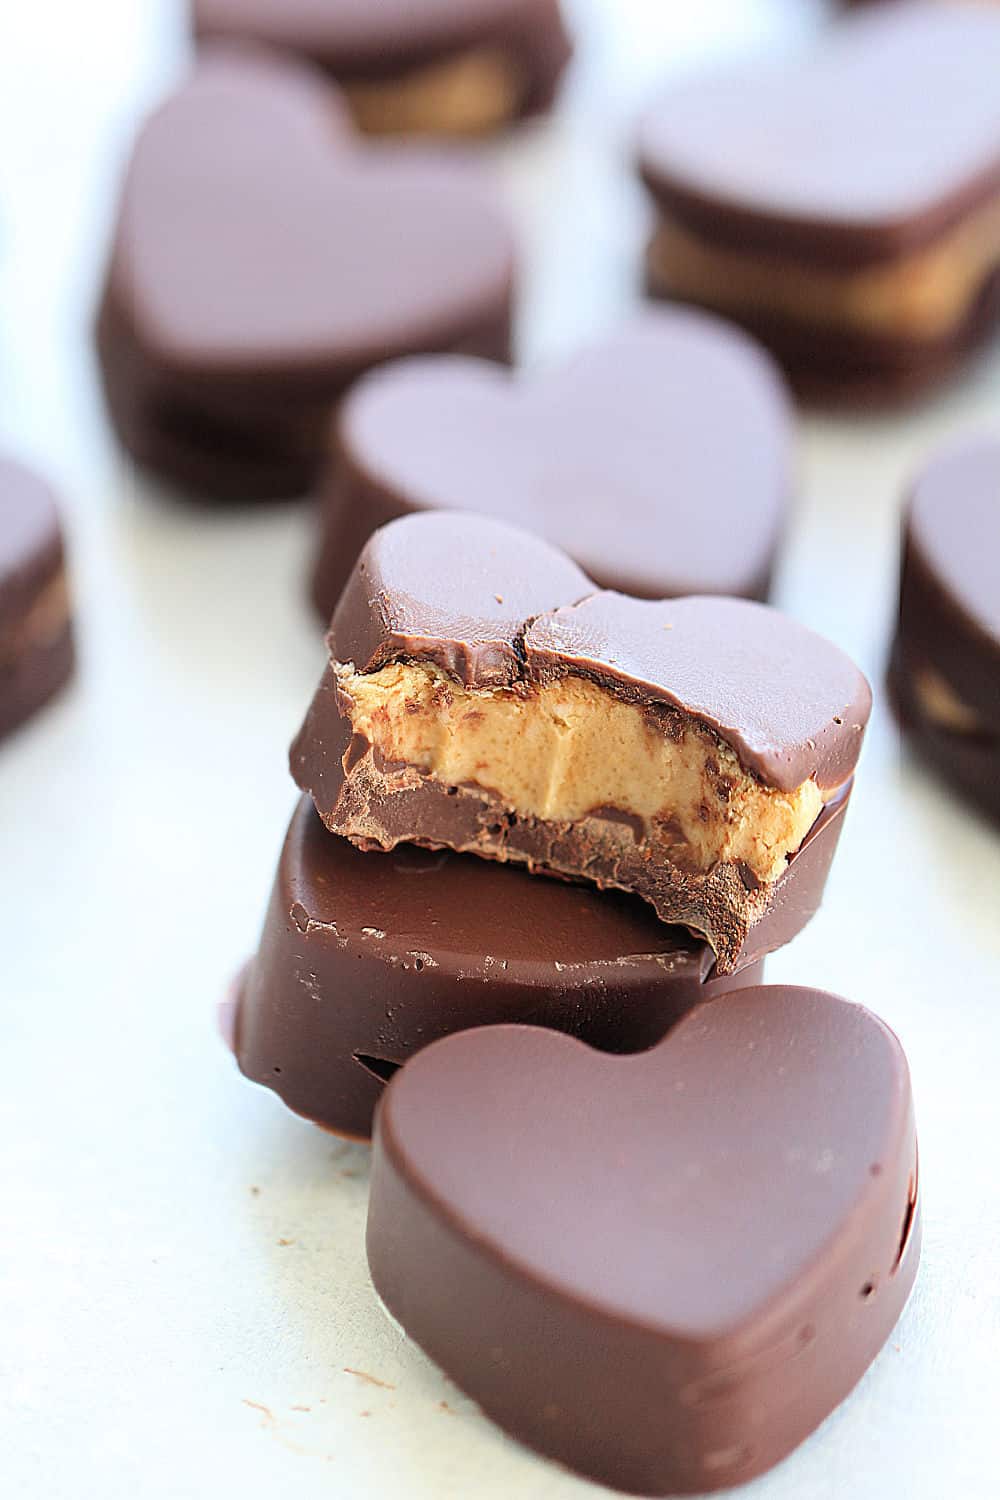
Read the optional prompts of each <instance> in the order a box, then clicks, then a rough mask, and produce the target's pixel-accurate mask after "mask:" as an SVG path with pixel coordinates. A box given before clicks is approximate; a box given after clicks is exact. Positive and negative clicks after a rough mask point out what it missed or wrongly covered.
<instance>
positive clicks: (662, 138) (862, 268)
mask: <svg viewBox="0 0 1000 1500" xmlns="http://www.w3.org/2000/svg"><path fill="white" fill-rule="evenodd" d="M998 76H1000V10H997V9H996V8H995V7H991V6H979V7H974V6H968V5H940V4H936V5H929V4H915V5H911V4H898V5H890V6H886V7H885V8H884V10H879V11H878V12H873V13H871V14H859V15H857V16H854V17H851V18H849V19H847V20H844V21H843V22H841V23H840V25H839V26H838V27H837V28H835V29H834V30H833V33H832V34H831V35H829V36H827V37H825V38H824V39H823V41H822V42H821V43H820V44H819V46H818V48H817V50H816V52H815V55H814V56H813V57H812V58H807V59H805V60H803V59H800V58H796V59H795V60H794V61H791V62H785V63H781V64H777V65H774V64H767V65H764V66H760V65H754V66H751V67H749V68H743V69H741V70H739V71H737V72H730V73H728V74H724V75H717V76H715V77H708V78H703V79H699V80H694V81H693V82H691V83H688V84H685V85H683V86H681V87H680V88H675V89H673V90H672V91H671V92H670V93H668V94H667V95H665V96H664V97H663V98H662V99H661V100H660V102H659V103H658V104H657V105H656V106H654V108H653V109H652V110H651V111H650V113H649V115H648V116H647V118H646V120H645V122H644V124H643V126H642V130H641V136H640V148H639V158H640V166H641V171H642V175H643V178H644V180H645V183H646V185H647V187H648V188H649V190H650V192H651V194H652V196H653V198H654V200H655V204H656V208H657V212H658V213H659V216H660V220H659V224H658V226H657V228H656V231H655V233H654V237H653V240H652V243H651V245H650V248H649V253H648V258H647V274H648V279H649V284H650V288H651V289H652V290H653V291H655V292H663V293H665V294H667V295H669V296H672V297H682V298H686V299H689V300H691V301H694V302H698V303H702V304H704V305H706V306H709V307H713V308H716V309H718V310H721V311H723V312H725V313H728V314H729V315H730V316H732V317H735V318H737V319H738V320H739V321H740V322H742V323H744V324H745V325H746V326H747V327H749V328H751V329H752V330H753V331H754V332H756V333H757V334H759V335H760V336H761V337H762V338H764V339H765V341H766V342H768V343H770V344H771V346H772V348H773V349H774V350H775V352H776V353H777V354H778V355H779V357H780V358H781V359H782V360H783V361H784V362H785V364H786V366H787V367H788V369H789V371H790V372H791V373H792V375H793V376H794V377H795V378H796V379H798V380H800V381H804V382H806V383H811V384H819V385H821V386H823V387H826V388H828V389H830V388H832V389H839V390H840V391H841V392H843V393H845V394H849V393H851V392H852V391H854V392H855V393H858V394H859V393H860V392H862V391H868V390H871V389H879V390H882V391H884V392H886V393H894V392H896V391H905V390H906V389H908V388H910V387H913V386H918V385H921V384H924V383H925V382H926V381H927V380H929V379H931V378H932V377H935V376H938V375H940V374H941V373H942V372H943V371H945V370H947V369H948V368H950V367H951V366H952V365H953V364H954V363H955V362H956V360H957V359H958V358H959V357H960V356H961V355H963V354H965V353H967V352H968V350H969V349H970V348H971V347H973V346H974V345H975V344H977V343H979V342H980V341H981V340H982V339H983V338H985V337H986V336H987V335H988V334H990V333H991V332H992V331H993V330H994V329H995V327H996V324H997V320H998V316H1000V89H998V88H997V86H996V80H997V78H998ZM928 101H933V107H928Z"/></svg>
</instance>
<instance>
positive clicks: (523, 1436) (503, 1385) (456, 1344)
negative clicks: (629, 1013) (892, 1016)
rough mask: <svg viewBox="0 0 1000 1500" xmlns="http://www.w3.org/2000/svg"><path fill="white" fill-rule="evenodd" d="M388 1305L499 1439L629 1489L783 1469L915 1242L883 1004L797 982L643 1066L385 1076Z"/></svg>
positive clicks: (378, 1238) (378, 1203) (484, 1034)
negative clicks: (880, 1011)
mask: <svg viewBox="0 0 1000 1500" xmlns="http://www.w3.org/2000/svg"><path fill="white" fill-rule="evenodd" d="M367 1238H368V1261H369V1266H370V1268H371V1273H372V1279H373V1281H374V1284H375V1288H376V1291H377V1292H378V1293H379V1295H380V1296H381V1298H382V1299H383V1301H384V1303H385V1305H386V1306H387V1307H388V1309H389V1311H390V1313H391V1314H392V1315H393V1316H394V1317H395V1318H396V1319H397V1320H398V1322H399V1323H401V1324H402V1326H403V1328H404V1330H405V1331H406V1333H407V1334H409V1336H410V1337H411V1338H412V1339H414V1340H415V1341H416V1343H417V1344H418V1345H419V1346H420V1347H421V1348H422V1349H423V1350H424V1351H425V1352H426V1353H427V1354H428V1355H430V1357H431V1358H432V1359H434V1360H435V1361H436V1362H437V1363H438V1364H439V1365H440V1366H441V1368H442V1369H443V1370H444V1372H445V1374H446V1375H447V1376H448V1377H449V1378H450V1379H451V1380H453V1381H454V1382H455V1383H456V1384H457V1385H458V1387H459V1388H460V1389H461V1390H462V1391H463V1392H464V1393H465V1394H466V1395H468V1396H470V1397H472V1399H473V1400H475V1401H476V1402H478V1403H479V1405H480V1406H481V1407H482V1409H483V1410H484V1412H485V1413H486V1414H487V1416H489V1417H492V1418H493V1420H494V1421H496V1422H498V1423H499V1424H500V1425H501V1426H502V1427H503V1428H504V1429H505V1430H506V1431H507V1432H509V1433H510V1434H512V1435H513V1436H514V1437H516V1438H518V1439H520V1440H521V1441H522V1442H524V1443H527V1444H529V1445H530V1446H531V1447H533V1448H535V1449H537V1450H538V1451H539V1452H540V1453H543V1454H545V1455H547V1456H548V1457H550V1458H553V1459H556V1460H557V1461H558V1462H560V1463H561V1464H565V1465H567V1466H568V1467H569V1468H571V1469H574V1470H576V1471H577V1472H579V1473H581V1474H583V1475H585V1476H587V1477H588V1478H590V1479H594V1480H597V1481H598V1482H600V1483H602V1484H609V1485H613V1486H615V1487H616V1488H619V1489H623V1490H627V1491H629V1492H633V1493H641V1494H644V1495H647V1494H657V1495H659V1494H675V1493H692V1492H697V1493H701V1492H703V1491H706V1490H715V1489H721V1488H725V1487H728V1486H730V1485H735V1484H739V1483H742V1482H744V1481H746V1480H748V1479H751V1478H752V1477H753V1476H754V1475H756V1474H760V1473H762V1472H763V1471H764V1470H766V1469H768V1468H770V1467H771V1466H772V1465H773V1464H775V1463H777V1462H778V1461H779V1460H780V1459H781V1458H783V1457H784V1456H785V1455H786V1454H787V1453H788V1452H789V1451H790V1450H791V1449H792V1448H794V1447H795V1446H796V1444H798V1443H800V1442H802V1440H803V1439H804V1438H805V1437H807V1435H808V1434H809V1433H810V1432H811V1431H812V1430H813V1429H814V1428H815V1427H816V1426H818V1424H819V1423H820V1422H822V1421H823V1419H824V1418H825V1417H826V1416H827V1415H828V1414H829V1413H830V1412H831V1411H832V1410H833V1408H834V1407H835V1406H836V1405H837V1404H838V1403H839V1402H840V1401H841V1400H843V1398H844V1397H845V1396H846V1395H847V1394H848V1392H849V1391H850V1389H851V1387H852V1386H853V1385H854V1384H855V1383H856V1382H857V1381H858V1379H859V1378H860V1377H861V1375H862V1374H863V1372H864V1371H865V1369H866V1368H867V1366H868V1365H869V1364H870V1362H871V1361H872V1360H873V1359H874V1357H875V1356H876V1354H877V1353H878V1351H879V1350H880V1348H881V1347H882V1345H883V1344H884V1342H885V1340H886V1339H887V1337H888V1336H889V1333H890V1332H891V1330H892V1328H893V1325H894V1324H895V1322H896V1320H897V1318H898V1317H899V1315H900V1312H901V1311H902V1309H903V1307H904V1305H905V1303H906V1299H907V1297H908V1295H909V1292H910V1289H911V1287H912V1285H913V1281H914V1277H915V1274H916V1269H917V1261H918V1257H919V1251H920V1206H919V1194H918V1182H917V1145H916V1136H915V1130H914V1120H913V1106H912V1101H911V1093H910V1082H909V1075H908V1071H907V1066H906V1060H905V1057H904V1056H903V1052H902V1049H901V1047H900V1045H899V1043H898V1041H897V1040H896V1038H895V1037H894V1036H893V1034H892V1033H891V1032H890V1031H889V1030H888V1028H887V1027H886V1026H884V1025H883V1024H882V1023H881V1022H880V1021H879V1020H878V1019H877V1018H876V1017H875V1016H873V1015H872V1014H871V1013H870V1012H869V1011H866V1010H864V1009H863V1008H862V1007H860V1006H855V1005H850V1004H848V1003H847V1002H846V1001H844V1000H839V999H837V998H836V997H835V996H833V995H827V994H822V993H820V992H818V991H816V990H807V989H797V988H794V987H791V986H774V987H767V986H765V987H762V988H752V989H744V990H740V991H737V992H735V993H733V994H731V995H728V996H726V997H725V998H724V999H722V1000H719V1001H712V1002H709V1003H707V1004H704V1005H699V1006H697V1007H696V1008H695V1009H694V1010H693V1011H691V1012H689V1014H688V1015H687V1016H685V1017H684V1018H683V1019H682V1020H681V1021H680V1022H679V1023H678V1025H677V1026H676V1027H674V1029H673V1030H672V1031H671V1032H670V1033H669V1035H668V1036H667V1037H666V1039H665V1040H664V1041H663V1042H661V1043H660V1044H659V1045H658V1046H656V1047H654V1048H653V1049H652V1050H651V1051H649V1052H644V1053H642V1054H641V1055H639V1056H637V1057H607V1056H603V1055H601V1054H600V1053H597V1052H594V1051H593V1050H591V1049H590V1048H587V1047H585V1046H582V1045H581V1044H580V1043H579V1042H577V1041H575V1040H573V1039H571V1038H568V1037H564V1036H557V1035H555V1034H553V1033H548V1032H544V1031H541V1030H538V1029H535V1028H531V1027H524V1026H502V1027H490V1028H485V1029H482V1030H478V1031H473V1032H465V1033H463V1034H461V1035H459V1036H454V1037H448V1038H446V1039H445V1040H444V1041H441V1042H437V1043H435V1044H434V1046H432V1047H429V1048H427V1049H426V1050H425V1051H424V1052H422V1053H421V1054H420V1055H419V1056H418V1057H416V1058H414V1059H413V1061H412V1062H410V1063H409V1064H408V1065H407V1066H406V1067H405V1068H404V1069H402V1070H401V1071H400V1072H399V1073H398V1074H397V1075H396V1076H395V1077H394V1078H393V1080H392V1081H391V1082H390V1084H389V1087H388V1089H387V1090H386V1093H385V1096H384V1098H383V1100H382V1104H381V1107H380V1109H379V1113H378V1117H377V1121H376V1137H375V1148H374V1158H373V1167H372V1182H371V1195H370V1200H369V1215H368V1237H367Z"/></svg>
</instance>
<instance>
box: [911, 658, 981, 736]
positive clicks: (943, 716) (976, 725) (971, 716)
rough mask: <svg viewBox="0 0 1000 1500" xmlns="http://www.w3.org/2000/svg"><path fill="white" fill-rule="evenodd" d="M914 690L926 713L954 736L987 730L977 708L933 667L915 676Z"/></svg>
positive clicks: (923, 668) (922, 670) (922, 669)
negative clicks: (971, 705) (984, 728)
mask: <svg viewBox="0 0 1000 1500" xmlns="http://www.w3.org/2000/svg"><path fill="white" fill-rule="evenodd" d="M913 690H914V692H915V693H916V696H917V700H918V702H919V703H920V707H921V709H922V711H923V712H924V714H925V715H926V716H927V718H928V719H930V720H931V722H932V723H934V724H937V725H938V726H939V727H940V728H941V729H947V730H948V731H950V733H952V734H978V733H979V732H980V731H981V730H982V729H983V723H982V720H981V719H980V718H979V716H978V714H977V713H976V711H975V709H973V708H970V707H969V705H968V704H967V703H966V702H964V701H963V699H961V698H960V697H959V696H958V694H957V693H956V692H955V690H954V688H953V687H952V686H951V685H950V683H948V682H946V681H945V679H944V678H943V677H942V676H941V675H940V673H939V672H935V670H934V668H933V667H927V666H923V667H921V668H920V669H919V671H917V672H916V673H915V674H914V679H913Z"/></svg>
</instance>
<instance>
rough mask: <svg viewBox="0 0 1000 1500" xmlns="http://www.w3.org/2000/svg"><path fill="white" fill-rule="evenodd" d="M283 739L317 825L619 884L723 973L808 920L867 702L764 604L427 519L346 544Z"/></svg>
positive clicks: (458, 517)
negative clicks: (620, 587) (301, 700)
mask: <svg viewBox="0 0 1000 1500" xmlns="http://www.w3.org/2000/svg"><path fill="white" fill-rule="evenodd" d="M328 646H329V651H330V664H329V666H328V667H327V670H326V673H325V675H324V677H323V680H322V681H321V683H320V686H319V689H318V691H317V693H316V696H315V698H314V699H313V703H312V706H311V708H310V710H309V713H308V715H307V717H306V721H305V723H304V725H303V727H302V730H301V731H300V733H299V736H298V739H297V740H296V742H295V744H294V745H293V747H292V755H291V764H292V773H293V775H294V776H295V778H296V780H297V781H298V783H299V785H300V786H301V787H302V789H303V791H308V792H309V793H310V794H311V795H312V797H313V800H314V802H315V803H316V806H317V808H318V810H319V813H320V816H321V817H322V818H323V820H324V822H325V823H326V824H327V827H328V828H330V829H331V830H332V831H333V832H335V833H340V834H343V835H345V836H346V837H348V838H350V839H352V840H353V841H354V842H355V843H357V844H359V845H360V846H361V847H363V848H384V849H385V848H392V847H393V846H394V845H395V844H397V843H399V842H400V841H403V840H413V841H416V842H419V843H426V844H430V845H446V846H448V847H451V848H455V849H458V850H461V851H467V852H469V853H474V854H481V855H485V856H487V857H490V858H495V859H503V860H506V859H513V860H517V861H519V862H521V863H524V864H527V865H528V867H529V868H531V869H540V870H543V871H546V872H548V873H551V874H556V875H561V876H565V877H569V878H574V879H587V880H592V881H594V882H595V883H596V884H598V885H600V886H614V887H618V888H620V889H623V890H629V891H634V892H636V893H637V894H639V895H641V896H644V897H645V898H646V899H647V900H649V901H651V902H652V903H653V905H654V907H655V908H656V910H657V912H658V914H659V915H660V917H661V918H662V919H663V920H664V921H666V922H680V923H682V924H684V925H685V926H688V927H690V928H691V929H692V930H693V931H695V932H697V933H700V934H703V935H704V936H705V937H706V938H707V939H708V941H709V942H710V943H711V944H712V946H713V948H714V949H715V951H716V953H717V955H718V961H719V970H720V972H721V973H726V972H732V971H733V970H734V969H736V968H738V967H740V966H741V965H743V964H745V963H749V962H751V961H753V960H754V959H756V958H760V957H761V956H763V954H765V953H767V952H769V951H770V950H771V949H772V948H775V947H778V946H779V945H780V944H782V943H784V942H787V941H788V940H789V939H790V938H791V937H793V936H794V935H795V933H796V932H798V931H799V929H800V928H801V927H802V926H804V924H805V923H806V922H807V921H808V919H809V917H810V916H811V915H812V913H813V912H814V911H815V909H816V906H817V905H818V902H819V899H820V895H821V892H822V888H823V882H824V880H825V877H826V871H827V868H828V866H829V862H830V859H831V858H832V855H833V850H834V847H835V844H836V838H837V834H838V832H839V827H840V821H841V815H842V813H843V810H844V807H845V805H846V798H847V794H848V792H849V790H850V785H851V778H852V776H853V772H854V767H855V763H856V761H857V758H858V753H859V751H860V748H861V739H862V735H863V733H864V728H865V724H866V722H867V719H868V713H869V709H870V706H871V694H870V692H869V689H868V684H867V683H866V681H865V679H864V677H863V676H862V675H861V673H860V672H859V671H858V669H857V668H856V667H855V666H854V664H853V663H852V662H851V661H850V660H849V659H848V658H847V657H846V656H845V655H844V654H843V652H841V651H840V650H838V649H837V647H836V646H833V645H831V644H830V643H829V642H828V641H825V640H823V639H822V638H821V637H820V636H817V635H814V634H813V632H812V631H810V630H806V629H805V628H804V627H803V626H801V625H799V624H797V623H796V622H795V621H793V620H789V619H787V618H786V617H785V616H783V615H781V614H779V613H778V612H777V611H776V610H773V609H769V608H768V607H767V606H766V605H763V604H755V603H751V602H749V601H748V600H743V599H726V598H714V597H709V596H701V597H691V598H685V599H676V600H672V601H669V600H668V601H652V600H643V599H634V598H631V597H629V596H628V595H625V594H617V593H612V592H595V591H594V590H593V589H592V587H591V585H590V583H589V580H588V579H587V577H586V576H585V574H583V573H582V572H581V571H580V569H579V568H577V567H575V566H574V565H573V564H572V563H571V562H570V560H569V559H568V558H567V557H565V556H564V555H563V554H562V553H560V552H558V551H557V550H556V549H555V548H553V547H551V546H550V545H548V544H547V543H546V542H543V541H542V540H541V539H540V538H538V537H536V536H533V535H531V534H529V533H527V532H523V531H518V530H516V529H515V528H514V527H510V526H506V525H504V524H502V523H500V522H497V521H491V520H487V519H486V518H485V517H479V516H470V515H467V514H462V513H461V512H442V511H431V512H425V513H424V514H421V515H413V516H408V517H406V518H404V519H403V520H400V521H394V522H392V523H390V525H388V526H385V527H383V528H382V529H381V530H380V531H378V532H376V533H375V535H374V536H373V537H372V538H371V540H370V541H369V543H368V545H367V546H366V548H365V550H364V552H363V553H362V555H361V558H360V560H359V562H358V565H357V568H356V570H355V573H354V575H353V576H352V579H351V581H350V583H349V584H348V586H347V588H346V590H345V591H344V595H343V597H342V599H341V601H340V604H339V606H338V608H337V612H336V614H335V615H334V619H333V624H332V627H331V630H330V634H329V636H328Z"/></svg>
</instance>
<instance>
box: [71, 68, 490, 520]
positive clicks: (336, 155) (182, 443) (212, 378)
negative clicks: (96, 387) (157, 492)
mask: <svg viewBox="0 0 1000 1500" xmlns="http://www.w3.org/2000/svg"><path fill="white" fill-rule="evenodd" d="M512 261H513V258H512V249H511V241H510V236H509V233H508V231H507V229H506V227H505V224H504V222H503V219H502V217H501V215H500V214H499V212H498V210H497V208H496V206H495V204H494V202H493V199H492V197H491V195H490V193H489V192H488V191H487V190H486V189H485V187H484V185H483V183H482V181H481V180H480V178H479V176H478V174H476V173H475V172H474V171H473V170H472V168H471V167H469V166H468V164H459V163H457V162H455V161H448V160H445V159H444V158H441V157H438V158H431V157H428V156H426V155H424V156H418V155H415V154H414V153H413V152H412V151H405V150H403V149H400V148H397V149H395V150H389V149H388V148H381V149H377V148H374V147H370V146H369V147H362V146H360V145H359V144H358V141H357V140H356V138H355V137H354V136H353V135H352V133H351V130H350V127H349V125H348V124H347V121H346V116H345V113H344V110H343V106H342V104H341V101H340V97H339V95H338V93H337V91H336V90H335V89H333V88H332V87H331V86H329V85H328V84H327V83H326V82H325V81H324V80H323V78H322V76H321V75H319V74H316V73H313V72H312V71H311V70H310V69H308V68H306V67H303V66H300V65H297V64H295V63H290V62H286V61H282V60H279V59H277V58H271V57H268V56H267V55H266V54H257V53H253V52H239V53H234V54H231V55H227V54H209V55H207V56H206V57H205V58H204V59H203V60H202V61H201V63H200V64H199V66H198V67H197V69H196V70H195V72H194V73H193V75H192V77H191V78H190V80H189V81H188V82H187V83H186V84H185V85H184V86H183V87H182V88H180V89H179V90H178V91H177V92H176V93H175V94H174V95H173V96H172V97H171V98H170V99H168V100H167V102H166V103H165V104H164V105H162V106H161V107H160V109H159V110H157V111H156V112H155V113H154V114H153V116H152V117H151V118H150V120H149V121H148V122H147V123H146V125H145V126H144V127H143V129H142V131H141V133H140V135H139V138H138V140H137V142H136V145H135V148H134V150H133V154H132V159H131V162H130V164H129V167H128V172H127V175H126V178H125V184H124V187H123V190H122V196H121V202H120V206H119V211H118V221H117V226H116V229H115V235H114V243H113V249H112V255H111V261H110V266H109V269H108V274H107V280H106V284H105V288H104V295H103V300H102V304H101V311H100V317H99V324H98V346H99V351H100V355H101V364H102V368H103V373H104V381H105V388H106V394H107V399H108V405H109V409H110V412H111V416H112V419H113V420H114V423H115V426H116V427H117V429H118V432H119V435H120V437H121V440H122V442H123V444H124V445H125V447H126V448H128V449H129V451H130V452H131V453H132V454H133V455H134V457H135V458H137V459H138V460H139V461H140V462H142V463H145V464H148V465H149V466H150V467H151V468H153V469H156V470H158V471H160V472H161V473H163V474H165V475H167V476H168V477H169V478H172V479H174V480H177V481H179V482H180V483H182V484H185V485H190V486H191V487H193V488H195V489H198V490H201V491H203V492H204V493H206V494H209V495H215V496H220V497H252V496H258V497H268V496H274V495H282V494H292V493H296V492H299V491H301V490H302V489H304V488H305V487H306V486H307V485H308V484H309V483H310V482H311V480H312V479H313V477H314V474H315V470H316V468H317V465H318V464H319V462H320V459H321V455H322V449H323V444H324V435H325V430H326V426H327V423H328V421H329V415H330V411H331V409H332V406H333V403H334V401H335V400H336V398H337V397H338V396H339V395H340V394H341V392H342V391H343V390H344V389H345V388H346V386H347V385H349V384H350V382H351V381H352V380H353V379H355V378H356V377H357V376H358V375H359V374H361V373H362V372H363V371H364V370H367V369H369V368H370V367H371V366H372V365H374V364H377V363H378V362H379V361H380V360H383V359H389V358H392V357H394V356H397V355H400V354H407V353H415V352H421V351H425V350H459V351H462V352H467V353H473V354H478V355H483V356H485V357H488V358H498V359H503V358H506V357H507V356H508V353H509V341H510V315H511V298H512V274H513V273H512Z"/></svg>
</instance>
